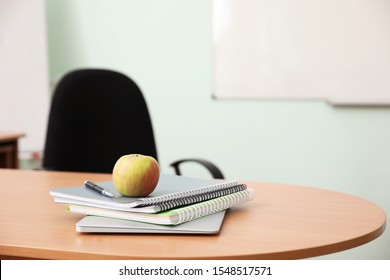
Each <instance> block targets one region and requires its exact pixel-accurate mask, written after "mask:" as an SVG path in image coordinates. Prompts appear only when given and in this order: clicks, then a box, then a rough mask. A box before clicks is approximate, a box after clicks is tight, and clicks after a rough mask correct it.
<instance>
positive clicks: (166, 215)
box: [68, 188, 255, 225]
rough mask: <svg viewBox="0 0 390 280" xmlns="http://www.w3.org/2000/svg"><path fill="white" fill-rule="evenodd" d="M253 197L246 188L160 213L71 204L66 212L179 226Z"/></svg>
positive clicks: (252, 192)
mask: <svg viewBox="0 0 390 280" xmlns="http://www.w3.org/2000/svg"><path fill="white" fill-rule="evenodd" d="M254 195H255V192H254V190H253V189H250V188H247V189H245V190H243V191H239V192H235V193H232V194H228V195H224V196H221V197H217V198H214V199H210V200H207V201H203V202H199V203H195V204H191V205H188V206H185V207H181V208H175V209H172V210H169V211H165V212H160V213H136V212H128V211H120V210H111V209H104V208H98V207H91V206H84V205H72V204H71V205H69V206H68V211H69V212H71V213H77V214H84V215H92V216H100V217H106V218H115V219H122V220H130V221H137V222H144V223H151V224H159V225H179V224H183V223H186V222H189V221H193V220H196V219H199V218H201V217H205V216H208V215H212V214H215V213H218V212H221V211H223V210H226V209H229V208H231V207H234V206H238V205H241V204H244V203H246V202H248V201H250V200H252V199H253V198H254Z"/></svg>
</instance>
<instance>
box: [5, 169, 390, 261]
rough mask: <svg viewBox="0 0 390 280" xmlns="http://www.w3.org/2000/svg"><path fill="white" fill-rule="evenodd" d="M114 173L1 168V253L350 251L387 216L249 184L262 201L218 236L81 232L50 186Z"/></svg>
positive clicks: (360, 204)
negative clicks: (53, 196) (53, 197)
mask: <svg viewBox="0 0 390 280" xmlns="http://www.w3.org/2000/svg"><path fill="white" fill-rule="evenodd" d="M110 178H111V175H109V174H85V173H66V172H47V171H25V170H12V169H0V192H1V196H0V229H1V230H0V255H2V259H5V258H11V259H12V258H42V259H297V258H307V257H314V256H319V255H323V254H329V253H334V252H338V251H342V250H346V249H350V248H353V247H356V246H359V245H362V244H364V243H367V242H369V241H371V240H374V239H375V238H377V237H378V236H380V235H381V234H382V233H383V231H384V229H385V223H386V214H385V213H384V211H383V210H382V209H381V208H379V207H378V206H376V205H375V204H373V203H371V202H369V201H366V200H364V199H360V198H357V197H353V196H349V195H346V194H342V193H337V192H332V191H327V190H322V189H316V188H310V187H300V186H290V185H284V184H270V183H250V182H247V183H248V185H249V186H251V187H253V188H254V189H255V190H256V194H257V195H256V198H255V200H254V201H251V202H250V203H248V204H246V205H244V206H241V207H237V208H233V209H231V210H229V211H228V213H227V214H226V218H225V221H224V224H223V226H222V230H221V232H220V233H219V234H217V235H211V236H196V235H187V236H184V235H169V234H164V235H158V234H81V233H77V232H76V231H75V223H76V222H77V221H78V220H80V219H81V216H79V215H77V214H71V213H66V212H65V206H63V205H60V204H55V203H54V202H53V199H52V197H51V196H50V195H49V189H50V188H54V187H66V186H74V185H80V184H81V183H82V182H83V181H84V180H85V179H90V180H92V181H102V180H107V179H110Z"/></svg>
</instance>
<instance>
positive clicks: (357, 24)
mask: <svg viewBox="0 0 390 280" xmlns="http://www.w3.org/2000/svg"><path fill="white" fill-rule="evenodd" d="M212 3H213V4H212V43H213V71H212V72H213V95H214V96H215V97H216V98H251V99H259V98H260V99H267V98H270V99H298V100H302V99H303V100H306V99H313V100H326V101H329V102H331V103H334V104H372V105H375V104H379V105H383V104H390V1H389V0H273V1H268V0H244V1H242V0H241V1H240V0H213V2H212Z"/></svg>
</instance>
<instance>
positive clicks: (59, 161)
mask: <svg viewBox="0 0 390 280" xmlns="http://www.w3.org/2000/svg"><path fill="white" fill-rule="evenodd" d="M134 153H138V154H144V155H150V156H152V157H154V158H155V159H156V160H158V157H157V149H156V145H155V139H154V134H153V128H152V123H151V119H150V116H149V112H148V108H147V104H146V102H145V99H144V97H143V95H142V92H141V90H140V88H139V87H138V86H137V84H136V83H135V82H134V81H132V80H131V79H130V78H129V77H127V76H125V75H123V74H121V73H118V72H115V71H111V70H102V69H81V70H76V71H72V72H70V73H68V74H67V75H65V76H64V77H63V78H62V79H61V81H60V82H59V83H58V85H57V87H56V89H55V92H54V95H53V99H52V104H51V109H50V114H49V121H48V127H47V135H46V143H45V148H44V154H43V163H42V167H43V169H47V170H58V171H80V172H99V173H111V172H112V169H113V167H114V164H115V162H116V160H117V159H118V158H119V157H121V156H122V155H125V154H134ZM184 162H196V163H200V164H202V165H203V166H204V167H205V168H207V170H209V172H210V173H211V175H212V177H213V178H221V179H222V178H224V176H223V175H222V172H221V171H220V170H219V168H218V167H217V166H216V165H214V164H213V163H211V162H210V161H207V160H204V159H193V158H190V159H183V160H179V161H176V162H174V163H172V164H171V166H172V167H173V168H174V170H175V173H176V174H177V175H181V172H180V168H179V166H180V165H181V164H182V163H184Z"/></svg>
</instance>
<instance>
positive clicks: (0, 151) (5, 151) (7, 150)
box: [0, 132, 24, 168]
mask: <svg viewBox="0 0 390 280" xmlns="http://www.w3.org/2000/svg"><path fill="white" fill-rule="evenodd" d="M23 136H24V133H19V132H0V168H18V166H19V164H18V163H19V160H18V151H19V149H18V140H19V138H20V137H23Z"/></svg>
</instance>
